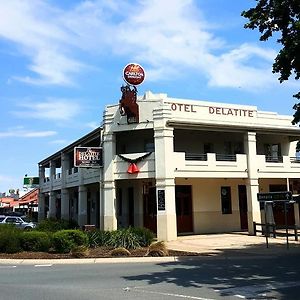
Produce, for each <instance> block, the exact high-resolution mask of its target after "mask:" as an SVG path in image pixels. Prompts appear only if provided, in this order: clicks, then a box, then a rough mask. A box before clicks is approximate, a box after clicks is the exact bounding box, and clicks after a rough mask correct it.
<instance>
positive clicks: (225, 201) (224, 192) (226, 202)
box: [221, 186, 232, 215]
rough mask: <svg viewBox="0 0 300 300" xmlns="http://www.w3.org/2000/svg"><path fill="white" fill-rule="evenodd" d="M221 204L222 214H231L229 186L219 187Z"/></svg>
mask: <svg viewBox="0 0 300 300" xmlns="http://www.w3.org/2000/svg"><path fill="white" fill-rule="evenodd" d="M221 204H222V214H223V215H225V214H232V207H231V188H230V186H222V187H221Z"/></svg>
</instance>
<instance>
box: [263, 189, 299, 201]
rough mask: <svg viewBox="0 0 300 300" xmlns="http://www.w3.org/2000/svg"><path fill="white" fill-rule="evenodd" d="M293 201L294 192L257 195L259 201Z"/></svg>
mask: <svg viewBox="0 0 300 300" xmlns="http://www.w3.org/2000/svg"><path fill="white" fill-rule="evenodd" d="M292 199H293V195H292V192H290V191H285V192H270V193H257V200H258V201H290V200H292Z"/></svg>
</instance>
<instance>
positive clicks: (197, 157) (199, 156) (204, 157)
mask: <svg viewBox="0 0 300 300" xmlns="http://www.w3.org/2000/svg"><path fill="white" fill-rule="evenodd" d="M185 160H200V161H206V160H207V154H198V153H185Z"/></svg>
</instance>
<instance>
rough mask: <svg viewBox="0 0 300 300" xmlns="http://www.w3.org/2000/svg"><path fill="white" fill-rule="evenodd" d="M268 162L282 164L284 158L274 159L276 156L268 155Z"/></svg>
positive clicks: (277, 157)
mask: <svg viewBox="0 0 300 300" xmlns="http://www.w3.org/2000/svg"><path fill="white" fill-rule="evenodd" d="M266 162H274V163H282V162H283V157H282V156H276V157H274V156H269V155H266Z"/></svg>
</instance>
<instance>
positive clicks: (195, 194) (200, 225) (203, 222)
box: [176, 178, 245, 234]
mask: <svg viewBox="0 0 300 300" xmlns="http://www.w3.org/2000/svg"><path fill="white" fill-rule="evenodd" d="M244 184H245V181H244V180H239V179H219V178H216V179H179V178H178V179H176V185H192V198H193V223H194V233H195V234H198V233H217V232H230V231H239V230H241V228H240V214H239V199H238V185H244ZM221 186H230V187H231V200H232V214H222V211H221V194H220V193H221Z"/></svg>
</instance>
